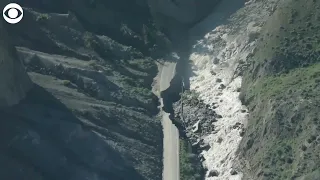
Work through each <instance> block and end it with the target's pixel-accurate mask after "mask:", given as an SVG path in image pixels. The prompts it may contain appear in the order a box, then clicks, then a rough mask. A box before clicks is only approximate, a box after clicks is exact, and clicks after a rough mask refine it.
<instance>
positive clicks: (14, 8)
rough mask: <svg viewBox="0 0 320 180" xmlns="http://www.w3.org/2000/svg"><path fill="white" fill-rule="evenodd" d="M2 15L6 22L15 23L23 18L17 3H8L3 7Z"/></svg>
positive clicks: (21, 10)
mask: <svg viewBox="0 0 320 180" xmlns="http://www.w3.org/2000/svg"><path fill="white" fill-rule="evenodd" d="M2 15H3V18H4V20H6V21H7V22H8V23H10V24H16V23H18V22H20V21H21V19H22V18H23V9H22V7H21V6H20V5H19V4H16V3H10V4H8V5H6V7H4V8H3V11H2Z"/></svg>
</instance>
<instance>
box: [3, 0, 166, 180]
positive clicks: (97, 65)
mask: <svg viewBox="0 0 320 180" xmlns="http://www.w3.org/2000/svg"><path fill="white" fill-rule="evenodd" d="M123 3H125V4H126V5H125V6H124V5H123ZM21 5H22V6H24V18H23V20H22V21H21V22H20V23H18V24H16V25H14V26H13V25H8V24H6V29H7V30H8V31H9V32H10V35H11V37H12V38H13V39H12V44H13V45H15V46H16V47H17V55H18V56H19V57H20V59H21V60H22V61H23V62H24V65H25V68H26V70H27V72H28V75H29V76H30V78H31V80H32V81H33V83H34V84H35V85H34V88H33V89H31V90H30V91H29V93H28V94H27V97H26V98H25V99H24V100H23V101H21V102H20V103H19V104H18V105H15V106H13V107H10V108H5V109H2V110H1V126H0V127H1V131H0V132H1V141H0V144H1V146H0V147H1V149H0V151H1V155H0V159H1V160H0V164H1V165H0V166H1V171H0V179H8V180H9V179H10V180H16V179H21V180H22V179H66V180H72V179H74V180H81V179H83V180H84V179H113V180H120V179H159V180H160V179H161V173H162V128H161V124H160V121H159V119H158V118H156V117H155V115H156V114H157V112H158V109H157V106H158V99H157V97H156V96H155V95H154V94H152V92H151V84H152V82H153V77H155V76H156V73H157V66H156V64H155V57H158V56H159V55H162V54H164V53H165V52H167V51H168V49H169V48H170V41H169V40H168V39H166V37H165V36H164V34H163V33H161V32H160V31H159V30H158V29H157V28H156V27H155V26H154V23H153V20H152V17H151V15H150V13H149V11H148V5H147V4H146V2H144V1H142V2H141V3H140V4H139V3H137V2H134V1H123V2H118V1H117V3H114V2H111V1H46V3H45V2H43V1H24V2H21ZM1 23H5V22H1ZM1 29H2V27H1ZM2 36H5V34H2V31H1V43H2V44H5V43H7V42H6V39H3V38H2ZM4 38H5V37H4ZM1 47H2V46H1ZM11 48H13V47H11ZM1 50H2V51H5V49H1ZM18 56H16V57H12V58H13V59H14V61H12V62H15V61H18V60H19V58H18ZM4 58H6V57H4ZM10 68H11V67H7V69H8V70H11V69H12V68H11V69H10ZM17 68H18V67H17ZM1 73H3V71H1ZM1 75H3V74H1ZM18 75H20V76H23V77H25V78H27V75H26V74H22V73H21V74H19V73H18ZM11 81H13V82H15V83H19V85H21V86H23V83H21V82H20V81H18V80H16V79H12V80H11ZM2 82H3V81H2ZM18 87H19V86H18ZM12 92H13V91H12ZM6 96H9V94H6ZM17 169H19V170H17Z"/></svg>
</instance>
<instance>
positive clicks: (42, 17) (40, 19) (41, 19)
mask: <svg viewBox="0 0 320 180" xmlns="http://www.w3.org/2000/svg"><path fill="white" fill-rule="evenodd" d="M49 18H50V16H49V14H43V13H41V14H39V15H38V16H37V17H36V21H37V22H39V23H44V22H46V21H48V20H49Z"/></svg>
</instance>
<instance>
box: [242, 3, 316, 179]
mask: <svg viewBox="0 0 320 180" xmlns="http://www.w3.org/2000/svg"><path fill="white" fill-rule="evenodd" d="M249 63H250V64H251V67H250V68H249V69H248V71H247V73H246V74H245V76H244V82H243V92H242V94H241V99H242V101H243V102H244V103H245V104H246V105H248V107H249V109H250V111H251V115H250V117H249V124H248V128H247V132H246V134H245V136H244V139H243V141H242V143H241V148H240V149H239V152H241V154H242V155H243V157H244V159H246V160H247V161H244V162H246V163H244V164H246V165H245V169H246V170H245V171H246V176H247V177H246V178H245V179H249V177H251V178H252V179H273V180H277V179H296V178H297V179H299V178H302V177H305V178H306V179H320V157H319V154H320V148H319V141H320V139H319V138H320V136H319V131H320V113H319V109H320V105H319V104H320V84H319V83H320V2H319V1H312V0H308V1H302V0H289V1H286V2H285V3H283V4H282V5H280V6H279V7H278V9H277V10H276V12H275V13H274V14H273V16H272V17H271V18H270V20H269V21H268V22H267V23H266V24H265V26H264V28H263V33H262V34H261V37H260V42H259V45H258V48H257V51H256V52H255V53H254V54H253V56H252V57H251V58H250V59H249Z"/></svg>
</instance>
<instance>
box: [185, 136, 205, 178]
mask: <svg viewBox="0 0 320 180" xmlns="http://www.w3.org/2000/svg"><path fill="white" fill-rule="evenodd" d="M201 172H202V169H201V164H200V161H199V159H198V158H197V156H196V155H195V154H193V153H192V150H191V145H190V144H189V142H188V141H187V140H185V139H180V179H186V180H201Z"/></svg>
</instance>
